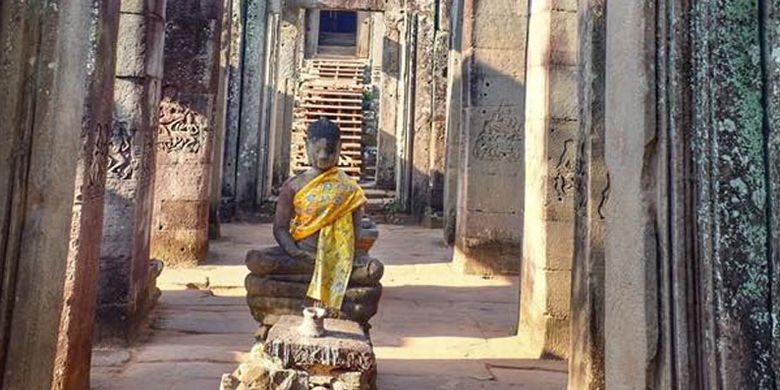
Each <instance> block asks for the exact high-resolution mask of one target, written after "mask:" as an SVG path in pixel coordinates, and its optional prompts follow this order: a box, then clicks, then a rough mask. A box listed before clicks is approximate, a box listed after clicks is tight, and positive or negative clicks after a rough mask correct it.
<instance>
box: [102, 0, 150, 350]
mask: <svg viewBox="0 0 780 390" xmlns="http://www.w3.org/2000/svg"><path fill="white" fill-rule="evenodd" d="M164 38H165V1H164V0H161V1H156V2H146V3H137V2H130V1H123V2H122V5H121V14H120V17H119V39H118V47H117V64H116V80H115V81H114V119H113V123H112V125H111V131H110V136H109V139H108V167H107V174H106V175H107V177H106V204H105V211H104V219H103V242H102V248H101V255H100V285H99V289H98V307H97V316H96V325H97V327H96V334H95V335H96V341H105V340H107V339H120V340H122V341H129V340H130V339H132V337H133V333H134V331H135V329H136V327H137V325H138V324H139V322H140V321H141V320H142V319H143V317H144V316H145V315H146V313H147V312H148V310H149V309H150V308H151V306H153V305H154V303H155V300H156V298H157V297H156V293H157V292H156V288H155V287H154V280H153V279H154V277H155V275H154V274H152V275H150V272H149V271H150V262H149V260H150V259H149V236H150V227H151V218H152V195H153V190H154V165H155V164H154V161H155V150H156V149H155V140H156V139H157V137H156V135H157V123H158V122H157V121H158V118H157V117H158V110H159V107H160V83H161V81H162V77H163V39H164ZM150 276H151V280H150Z"/></svg>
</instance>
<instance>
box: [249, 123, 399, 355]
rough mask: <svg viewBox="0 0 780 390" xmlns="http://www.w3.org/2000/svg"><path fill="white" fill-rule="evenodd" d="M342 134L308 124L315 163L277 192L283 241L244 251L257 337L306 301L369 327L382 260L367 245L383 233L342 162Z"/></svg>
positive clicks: (331, 126)
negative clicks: (368, 215)
mask: <svg viewBox="0 0 780 390" xmlns="http://www.w3.org/2000/svg"><path fill="white" fill-rule="evenodd" d="M340 133H341V132H340V130H339V128H338V126H337V125H336V124H335V123H333V122H331V121H329V120H327V119H320V120H319V121H316V122H314V123H312V124H311V125H310V126H309V128H308V130H307V141H306V153H307V156H308V158H309V163H310V165H311V168H310V169H308V170H307V171H305V172H303V173H301V174H299V175H297V176H294V177H292V178H290V179H289V180H287V181H286V182H285V183H284V184H283V185H282V187H281V189H280V192H279V197H278V201H277V205H276V214H275V216H274V222H273V233H274V238H275V239H276V242H277V243H278V246H275V247H271V248H267V249H262V250H252V251H249V253H247V257H246V265H247V268H249V271H250V274H249V275H248V276H247V278H246V281H245V284H246V289H247V303H248V304H249V307H250V309H251V311H252V315H253V317H254V318H255V319H256V320H257V321H258V322H260V324H261V326H260V330H259V332H258V335H257V336H258V338H261V339H263V338H264V337H265V334H266V333H267V330H268V329H270V327H271V326H272V325H273V324H274V323H276V321H277V320H278V318H279V317H280V316H282V315H286V314H296V315H300V313H301V309H302V308H304V307H308V306H315V307H321V308H324V309H326V310H327V312H328V313H329V315H330V316H331V317H335V318H342V319H350V320H353V321H355V322H358V323H360V324H361V325H362V326H363V327H364V329H365V330H368V329H369V327H370V326H369V324H368V321H369V320H370V319H371V317H373V316H374V315H375V314H376V312H377V309H378V304H379V299H380V297H381V294H382V286H381V284H380V282H379V281H380V279H381V278H382V274H383V272H384V266H383V265H382V263H381V262H379V261H378V260H376V259H373V258H371V257H370V256H369V255H368V250H369V249H370V248H371V245H372V244H373V241H374V240H376V237H377V234H378V233H377V231H376V226H375V225H374V224H373V223H372V222H371V221H370V220H368V219H366V218H364V216H363V205H364V204H365V202H366V198H365V195H364V193H363V190H362V188H361V187H360V186H359V185H358V184H357V183H356V182H355V180H353V179H352V178H350V177H349V176H348V175H347V174H346V173H344V172H343V171H342V170H340V169H339V168H337V164H338V160H339V155H340V151H341V134H340Z"/></svg>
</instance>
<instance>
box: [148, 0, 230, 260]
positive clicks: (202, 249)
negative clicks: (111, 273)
mask: <svg viewBox="0 0 780 390" xmlns="http://www.w3.org/2000/svg"><path fill="white" fill-rule="evenodd" d="M221 12H222V1H221V0H210V1H206V2H192V1H186V0H168V4H167V15H166V17H167V25H166V36H165V68H164V80H163V83H164V85H165V87H164V89H163V100H162V102H161V104H160V123H159V132H158V139H157V172H156V178H155V194H154V211H153V221H152V243H151V248H152V249H151V253H152V257H153V258H158V259H160V260H162V261H163V262H165V264H166V266H172V267H182V266H194V265H198V264H201V263H203V262H204V261H205V260H206V254H207V252H208V225H209V224H208V217H209V206H210V199H211V180H210V179H211V173H212V172H211V171H212V163H213V158H214V156H213V155H214V150H213V144H214V137H215V129H214V128H213V122H212V115H214V111H215V106H216V99H217V98H218V96H217V92H218V86H219V54H220V50H219V43H220V38H221V36H220V26H221V21H222V13H221Z"/></svg>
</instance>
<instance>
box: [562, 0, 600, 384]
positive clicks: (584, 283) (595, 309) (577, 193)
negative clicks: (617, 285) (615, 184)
mask: <svg viewBox="0 0 780 390" xmlns="http://www.w3.org/2000/svg"><path fill="white" fill-rule="evenodd" d="M605 3H606V1H605V0H580V2H579V10H580V12H579V64H578V71H577V76H578V77H577V82H578V88H577V89H578V91H577V95H578V96H579V98H578V99H579V105H580V107H581V109H580V114H581V115H580V118H579V119H580V122H579V135H578V137H577V138H578V139H579V145H578V147H577V151H578V153H577V174H576V176H575V180H574V183H575V186H574V187H575V188H574V204H575V206H576V209H575V217H574V218H575V220H574V226H575V233H574V237H575V244H574V262H573V264H572V296H571V327H570V328H571V344H570V348H569V388H570V389H583V390H604V386H605V384H604V375H605V373H604V340H605V334H604V222H605V219H606V214H605V213H606V210H605V209H604V207H605V205H606V202H607V199H608V196H609V190H610V188H609V177H608V176H607V171H606V166H605V163H604V81H605V77H606V75H605V74H604V62H605V60H606V15H605V13H604V12H605V8H604V7H605Z"/></svg>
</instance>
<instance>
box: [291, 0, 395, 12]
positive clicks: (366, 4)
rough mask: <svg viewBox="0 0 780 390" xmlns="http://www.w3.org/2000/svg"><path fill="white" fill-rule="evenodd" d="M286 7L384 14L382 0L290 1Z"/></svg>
mask: <svg viewBox="0 0 780 390" xmlns="http://www.w3.org/2000/svg"><path fill="white" fill-rule="evenodd" d="M286 6H287V7H298V8H308V9H327V10H343V11H369V12H384V10H385V2H384V1H383V0H291V1H289V2H287V4H286Z"/></svg>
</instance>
